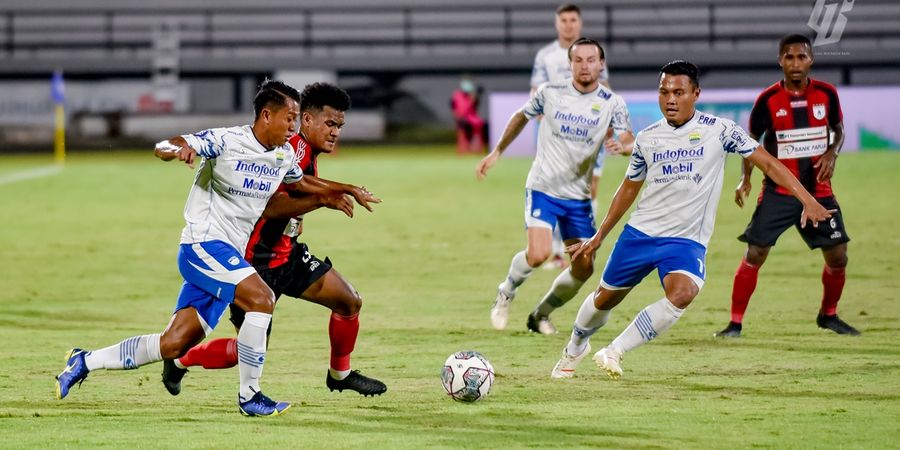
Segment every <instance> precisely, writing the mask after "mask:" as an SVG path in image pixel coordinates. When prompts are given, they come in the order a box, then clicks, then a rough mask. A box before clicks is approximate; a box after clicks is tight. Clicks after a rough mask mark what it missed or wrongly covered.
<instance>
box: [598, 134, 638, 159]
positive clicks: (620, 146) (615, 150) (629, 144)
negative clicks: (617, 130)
mask: <svg viewBox="0 0 900 450" xmlns="http://www.w3.org/2000/svg"><path fill="white" fill-rule="evenodd" d="M610 130H612V129H610ZM617 138H618V139H613V138H612V137H610V138H609V139H607V140H606V142H605V143H604V147H605V148H606V153H609V154H611V155H631V152H632V151H633V150H634V133H632V132H630V131H626V132H624V133H622V134H619V135H618V136H617Z"/></svg>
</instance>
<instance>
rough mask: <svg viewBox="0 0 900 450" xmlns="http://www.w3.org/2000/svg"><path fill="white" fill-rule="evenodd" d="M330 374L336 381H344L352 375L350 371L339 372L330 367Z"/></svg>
mask: <svg viewBox="0 0 900 450" xmlns="http://www.w3.org/2000/svg"><path fill="white" fill-rule="evenodd" d="M328 373H330V374H331V378H334V379H335V380H343V379H344V378H347V375H350V370H349V369H348V370H337V369H332V368H331V367H329V368H328Z"/></svg>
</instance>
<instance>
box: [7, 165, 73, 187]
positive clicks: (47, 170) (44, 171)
mask: <svg viewBox="0 0 900 450" xmlns="http://www.w3.org/2000/svg"><path fill="white" fill-rule="evenodd" d="M59 172H62V167H61V166H56V165H53V166H44V167H38V168H35V169H28V170H22V171H19V172H13V173H10V174H6V175H0V185H3V184H10V183H15V182H17V181H23V180H29V179H31V178H39V177H46V176H50V175H56V174H57V173H59Z"/></svg>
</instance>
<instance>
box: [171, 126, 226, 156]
mask: <svg viewBox="0 0 900 450" xmlns="http://www.w3.org/2000/svg"><path fill="white" fill-rule="evenodd" d="M227 132H228V129H227V128H210V129H208V130H203V131H200V132H197V133H194V134H185V135H182V136H181V137H182V138H184V140H185V141H187V143H188V145H189V146H191V148H193V149H194V150H196V151H197V154H198V155H200V156H202V157H204V158H206V159H213V158H216V157H218V156H219V155H221V154H222V153H223V152H224V151H225V134H226V133H227Z"/></svg>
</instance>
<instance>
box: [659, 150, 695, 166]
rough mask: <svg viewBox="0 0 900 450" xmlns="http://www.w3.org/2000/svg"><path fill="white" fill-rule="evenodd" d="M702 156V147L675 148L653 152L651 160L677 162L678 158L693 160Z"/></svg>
mask: <svg viewBox="0 0 900 450" xmlns="http://www.w3.org/2000/svg"><path fill="white" fill-rule="evenodd" d="M700 158H703V147H698V148H691V149H684V148H679V149H677V150H665V151H662V152H653V162H654V163H658V162H660V161H671V162H678V161H680V160H694V159H700Z"/></svg>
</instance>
